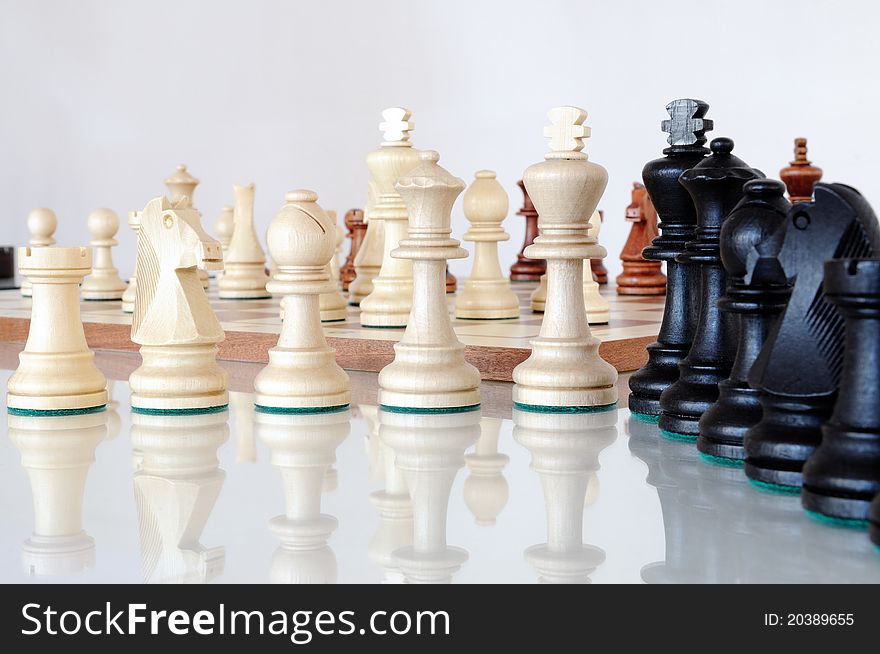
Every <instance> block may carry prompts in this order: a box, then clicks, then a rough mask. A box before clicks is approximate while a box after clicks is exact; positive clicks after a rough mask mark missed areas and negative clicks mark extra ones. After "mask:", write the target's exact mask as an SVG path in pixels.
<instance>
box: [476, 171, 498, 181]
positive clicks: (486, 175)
mask: <svg viewBox="0 0 880 654" xmlns="http://www.w3.org/2000/svg"><path fill="white" fill-rule="evenodd" d="M474 177H476V178H477V179H495V171H494V170H478V171H477V172H475V173H474Z"/></svg>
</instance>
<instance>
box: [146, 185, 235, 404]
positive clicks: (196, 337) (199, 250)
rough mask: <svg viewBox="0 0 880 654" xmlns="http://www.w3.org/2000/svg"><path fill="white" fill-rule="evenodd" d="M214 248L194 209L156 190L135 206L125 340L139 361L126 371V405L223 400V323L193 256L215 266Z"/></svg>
mask: <svg viewBox="0 0 880 654" xmlns="http://www.w3.org/2000/svg"><path fill="white" fill-rule="evenodd" d="M222 256H223V255H222V254H221V251H220V244H219V243H218V242H217V241H215V240H214V239H212V238H211V237H210V236H208V235H207V234H206V233H205V232H204V230H203V229H202V225H201V220H200V216H199V212H198V211H196V210H195V209H192V208H180V207H173V206H172V205H171V203H170V202H169V201H168V199H167V198H164V197H158V198H154V199H153V200H151V201H150V202H149V203H147V206H146V207H145V208H144V210H143V211H141V212H140V233H139V235H138V257H137V263H136V267H137V271H138V284H137V292H138V296H137V301H136V302H135V307H134V315H133V316H132V324H131V340H132V341H133V342H135V343H137V344H139V345H140V346H141V348H140V353H141V358H142V359H143V363H142V364H141V366H140V368H138V369H137V370H135V371H134V372H133V373H131V376H130V377H129V385H130V386H131V407H132V410H133V411H135V412H144V413H196V412H216V411H219V410H221V409H222V408H223V407H225V406H226V405H227V404H228V395H227V392H226V382H227V374H226V371H225V370H223V368H221V367H220V366H219V365H218V364H217V344H218V343H220V342H221V341H222V340H223V338H224V334H223V328H222V327H221V326H220V323H219V322H218V321H217V317H216V316H215V315H214V311H213V309H212V308H211V304H210V302H209V301H208V296H207V294H206V293H205V291H204V289H203V288H202V285H201V282H200V280H199V277H198V273H197V272H196V271H197V266H198V265H199V264H201V266H202V267H203V268H205V269H212V270H217V269H219V268H220V267H221V266H222V265H223V259H222Z"/></svg>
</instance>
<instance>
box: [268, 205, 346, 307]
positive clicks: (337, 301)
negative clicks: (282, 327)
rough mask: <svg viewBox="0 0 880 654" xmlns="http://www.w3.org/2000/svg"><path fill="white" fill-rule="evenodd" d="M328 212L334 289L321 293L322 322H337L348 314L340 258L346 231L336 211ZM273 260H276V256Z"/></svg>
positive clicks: (330, 272) (331, 271)
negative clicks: (341, 278) (337, 221)
mask: <svg viewBox="0 0 880 654" xmlns="http://www.w3.org/2000/svg"><path fill="white" fill-rule="evenodd" d="M326 213H327V218H328V219H329V220H330V222H331V224H332V226H333V256H332V257H330V261H328V262H327V275H328V276H329V277H330V281H332V282H333V290H332V291H329V292H327V293H321V298H320V307H321V322H337V321H339V320H345V317H346V316H347V315H348V308H347V307H348V302H347V301H346V299H345V296H344V295H343V294H342V289H341V288H340V286H339V259H338V254H339V249H340V247H341V246H342V241H343V240H344V239H345V232H343V231H341V230H340V229H339V225H337V224H336V212H335V211H333V210H332V209H331V210H330V211H327V212H326ZM272 261H273V262H274V261H275V258H274V257H273V258H272ZM282 317H283V314H282Z"/></svg>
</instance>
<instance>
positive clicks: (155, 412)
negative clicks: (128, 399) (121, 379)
mask: <svg viewBox="0 0 880 654" xmlns="http://www.w3.org/2000/svg"><path fill="white" fill-rule="evenodd" d="M228 408H229V405H228V404H220V405H218V406H206V407H203V408H200V409H147V408H144V407H137V406H133V407H131V412H132V413H140V414H142V415H145V416H195V415H199V414H203V413H222V412H223V411H226V409H228Z"/></svg>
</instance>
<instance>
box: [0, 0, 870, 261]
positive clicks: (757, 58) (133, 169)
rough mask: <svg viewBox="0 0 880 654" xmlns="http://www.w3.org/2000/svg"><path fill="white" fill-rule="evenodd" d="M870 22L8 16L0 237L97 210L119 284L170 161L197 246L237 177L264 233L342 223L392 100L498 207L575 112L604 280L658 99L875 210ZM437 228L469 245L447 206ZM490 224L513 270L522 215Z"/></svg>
mask: <svg viewBox="0 0 880 654" xmlns="http://www.w3.org/2000/svg"><path fill="white" fill-rule="evenodd" d="M878 13H880V10H878V9H877V5H876V3H868V2H854V1H851V2H845V1H837V2H834V3H831V2H827V1H826V0H799V1H798V2H773V3H770V2H766V1H752V0H738V1H737V2H735V3H734V2H729V3H720V2H710V1H703V2H698V3H675V2H672V3H671V2H648V1H640V2H636V1H629V2H627V1H624V0H618V1H616V2H604V3H599V2H591V1H588V0H579V1H574V0H572V1H565V0H541V1H540V2H538V1H537V0H532V1H530V2H522V1H506V2H500V1H484V2H480V1H476V0H470V1H467V2H466V1H461V0H444V1H443V2H424V1H421V2H420V1H418V0H407V1H397V0H382V1H375V0H373V1H371V2H336V1H332V0H323V1H321V2H293V1H288V2H281V1H269V0H263V1H260V0H258V1H249V2H243V1H240V2H207V1H203V2H197V1H180V0H175V1H171V0H152V1H150V2H128V1H116V2H110V1H109V0H104V1H100V0H98V1H90V2H83V1H78V2H62V1H60V0H55V1H44V0H29V1H27V2H24V1H17V2H16V1H12V0H0V88H2V90H3V95H2V101H0V192H2V202H3V210H2V214H0V215H2V225H3V235H2V238H0V240H2V241H3V242H4V243H10V244H23V243H24V242H25V241H26V240H27V231H26V228H25V217H26V215H27V212H28V211H29V210H30V209H31V208H33V207H36V206H48V207H52V208H53V209H55V211H56V212H57V213H58V217H59V221H60V225H59V229H58V234H57V236H58V241H59V243H60V244H85V243H86V242H87V241H88V239H89V235H88V232H87V230H86V226H85V220H86V216H87V214H88V212H89V211H90V210H91V209H93V208H96V207H100V206H108V207H112V208H113V209H115V210H116V211H117V212H119V214H120V216H121V217H122V219H123V227H122V229H121V230H120V234H119V240H120V247H119V248H117V250H118V252H117V254H116V261H117V265H118V267H119V268H120V270H121V272H122V274H123V275H124V276H127V275H128V274H129V273H130V272H131V268H132V264H133V248H134V241H133V237H132V234H131V232H130V231H129V230H128V228H127V227H126V226H125V225H124V218H125V214H126V212H127V211H129V210H131V209H135V208H142V207H143V206H144V204H145V203H146V202H147V201H148V200H149V199H150V198H151V197H155V196H156V195H159V194H160V193H163V192H164V186H163V184H162V180H163V179H164V178H165V177H166V176H167V175H169V174H170V173H171V172H172V171H173V170H174V167H175V165H176V164H177V163H180V162H185V163H187V164H188V165H189V169H190V171H191V172H192V173H193V174H194V175H196V176H197V177H198V178H199V179H201V181H202V184H201V186H200V187H199V188H198V189H197V191H196V193H195V204H196V206H197V207H198V208H199V209H200V210H201V211H202V213H203V215H204V223H205V225H206V227H208V229H209V231H213V223H214V220H215V218H216V216H217V213H218V211H219V209H220V207H221V206H223V205H224V204H228V203H230V202H231V199H232V190H231V189H232V184H233V183H235V182H238V183H248V182H251V181H253V182H256V185H257V196H256V212H257V215H256V221H257V226H258V232H259V233H260V234H261V236H262V235H263V234H264V233H265V228H266V227H267V225H268V223H269V220H270V219H271V217H272V215H273V213H274V212H275V211H276V210H277V209H278V207H280V206H281V204H282V203H283V195H284V192H285V191H287V190H290V189H293V188H303V187H305V188H312V189H314V190H316V191H318V193H319V195H320V200H319V202H321V204H322V205H323V206H324V207H325V208H328V209H336V210H337V211H338V212H339V216H340V219H341V217H342V215H343V213H344V212H345V210H346V209H348V208H350V207H355V206H357V207H359V206H362V205H363V201H364V197H365V194H366V187H367V178H368V175H367V171H366V167H365V165H364V157H365V155H366V154H367V152H369V151H370V150H371V149H374V148H375V147H376V146H377V145H378V144H379V142H380V140H381V135H380V133H379V132H378V129H377V126H378V123H379V121H380V112H381V110H382V109H383V108H384V107H387V106H392V105H397V104H400V105H404V106H407V107H409V108H410V109H412V111H413V113H414V116H413V119H414V121H415V123H416V130H415V132H414V133H413V143H414V144H415V146H416V147H418V148H425V149H427V148H431V149H436V150H438V151H439V152H440V153H441V157H442V159H441V164H442V165H444V166H445V167H446V168H448V169H449V170H450V171H451V172H453V173H454V174H456V175H458V176H459V177H462V178H463V179H465V180H466V181H468V182H470V181H471V180H472V179H473V173H474V171H476V170H478V169H481V168H490V169H495V170H497V171H498V177H499V179H500V181H501V182H502V183H503V184H504V186H505V188H506V189H507V190H508V193H509V194H510V196H511V214H513V212H514V211H515V210H516V209H518V208H519V206H520V205H521V196H520V194H519V190H518V189H517V188H516V185H515V183H516V180H517V179H519V178H520V176H521V174H522V171H523V169H524V168H525V167H526V166H528V165H530V164H531V163H534V162H536V161H539V160H540V159H541V157H542V156H543V153H544V151H545V149H546V146H545V141H544V139H543V137H542V129H543V127H544V124H545V122H546V119H545V112H546V111H547V109H548V108H550V107H553V106H556V105H561V104H574V105H578V106H582V107H584V108H586V109H587V110H588V111H589V113H590V117H589V119H588V123H589V125H590V126H591V127H592V130H593V137H592V139H590V141H589V142H588V146H587V151H588V152H589V154H590V157H591V159H592V160H593V161H595V162H597V163H600V164H602V165H604V166H605V167H606V168H607V169H608V171H609V173H610V181H609V184H608V188H607V190H606V193H605V196H604V198H603V199H602V202H601V203H600V207H601V208H603V209H604V210H605V212H606V227H605V230H604V231H603V236H602V241H603V242H604V244H605V245H606V246H607V248H608V250H609V258H608V261H607V263H608V267H609V269H610V270H611V272H612V273H613V274H616V273H617V272H618V271H619V261H618V260H617V255H618V254H619V252H620V249H621V246H622V245H623V242H624V240H625V239H626V235H627V233H628V226H627V225H626V223H624V221H623V212H624V208H625V207H626V205H627V204H628V202H629V197H630V189H631V183H632V182H633V181H634V180H637V179H639V177H640V174H641V169H642V166H643V165H644V163H645V162H646V161H648V160H649V159H652V158H654V157H657V156H659V155H660V152H661V150H662V149H663V147H664V146H665V140H664V134H662V133H661V132H660V131H659V124H660V121H661V120H662V119H663V118H664V117H665V111H664V106H665V105H666V103H667V102H668V101H669V100H671V99H673V98H677V97H697V98H701V99H703V100H705V101H707V102H708V103H709V104H710V105H711V109H710V112H709V117H711V118H713V119H714V121H715V125H716V130H715V131H714V133H713V134H714V135H716V136H721V135H724V136H730V137H732V138H733V139H734V140H735V141H736V150H735V153H736V154H738V155H740V156H741V157H742V158H743V159H745V160H746V161H747V162H748V163H749V164H751V165H752V166H755V167H758V168H760V169H762V170H763V171H764V172H765V173H767V174H768V175H776V174H777V171H778V170H779V168H780V167H781V166H784V165H785V164H786V163H787V162H788V160H789V159H790V158H791V149H792V139H793V138H794V137H796V136H806V137H808V138H809V141H810V154H811V158H812V159H813V160H814V161H815V162H816V163H817V164H818V165H819V166H821V167H822V168H823V169H824V170H825V173H826V180H828V181H841V182H846V183H849V184H851V185H852V186H855V187H857V188H859V189H860V190H861V191H862V192H863V193H865V195H866V196H867V197H868V199H869V201H874V202H877V201H880V191H878V190H877V187H876V179H877V173H876V166H877V163H876V162H877V154H876V153H877V152H878V151H880V136H878V130H877V129H876V122H877V118H876V116H877V108H878V106H880V102H878V100H880V97H878V96H880V83H878V79H877V76H876V65H877V63H878V62H880V39H878V38H877V35H876V30H877V23H878V20H877V19H878ZM453 227H454V231H455V234H456V235H457V236H459V237H460V235H461V234H462V233H463V232H464V230H465V228H466V221H465V219H464V216H463V215H462V213H461V209H460V202H459V203H458V204H457V205H456V208H455V211H454V216H453ZM506 227H507V230H508V231H509V232H510V233H511V234H512V236H513V238H512V239H511V241H509V242H507V243H505V244H503V245H502V264H503V266H504V267H505V269H506V268H507V267H508V266H509V265H510V263H511V262H512V260H513V257H514V255H515V253H516V252H517V251H518V249H519V246H520V244H521V241H522V234H523V226H522V219H521V218H520V217H518V216H513V215H511V217H510V218H509V219H508V222H507V223H506ZM468 269H469V263H467V262H455V263H454V264H453V270H454V271H455V272H456V273H458V274H460V275H464V274H466V271H467V270H468Z"/></svg>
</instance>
